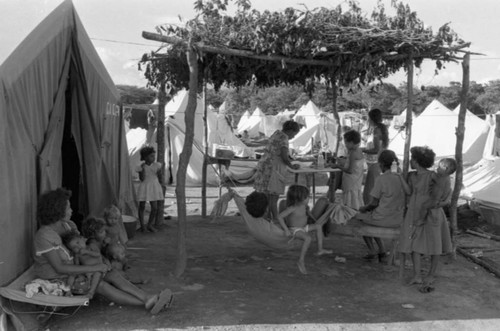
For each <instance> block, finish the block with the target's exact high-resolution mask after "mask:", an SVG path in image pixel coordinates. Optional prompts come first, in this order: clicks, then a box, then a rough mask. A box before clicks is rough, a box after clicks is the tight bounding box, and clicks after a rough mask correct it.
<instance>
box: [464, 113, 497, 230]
mask: <svg viewBox="0 0 500 331" xmlns="http://www.w3.org/2000/svg"><path fill="white" fill-rule="evenodd" d="M497 117H499V118H498V119H497V120H496V121H495V117H494V116H492V115H490V118H489V121H488V122H489V125H490V127H491V129H490V131H489V134H488V138H487V140H486V144H485V148H484V152H483V157H482V159H481V160H480V161H479V162H478V163H476V164H475V165H474V166H472V167H470V168H468V169H466V170H465V171H464V175H463V189H462V192H461V194H462V196H463V197H466V198H467V199H471V200H472V201H473V202H474V203H473V207H475V208H476V209H477V210H478V211H479V212H480V213H481V214H482V216H483V217H484V218H485V219H487V220H489V221H490V222H493V223H495V224H500V130H499V128H498V127H496V125H498V123H500V115H497ZM495 122H496V125H495ZM495 128H496V129H495Z"/></svg>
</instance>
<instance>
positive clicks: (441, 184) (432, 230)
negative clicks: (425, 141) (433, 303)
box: [399, 147, 456, 291]
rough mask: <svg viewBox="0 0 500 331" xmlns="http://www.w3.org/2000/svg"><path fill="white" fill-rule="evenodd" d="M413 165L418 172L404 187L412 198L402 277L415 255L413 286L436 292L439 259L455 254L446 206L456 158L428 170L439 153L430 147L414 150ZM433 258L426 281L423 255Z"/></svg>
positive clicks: (402, 239) (403, 241)
mask: <svg viewBox="0 0 500 331" xmlns="http://www.w3.org/2000/svg"><path fill="white" fill-rule="evenodd" d="M410 152H411V160H410V164H411V166H412V168H414V169H416V170H417V171H415V172H411V173H410V174H409V175H408V183H405V182H404V181H403V186H404V187H405V191H406V193H407V195H409V201H408V210H407V212H406V215H405V219H404V222H403V226H402V228H401V237H400V252H401V253H403V254H401V262H400V274H399V275H400V277H401V278H402V277H403V276H404V265H405V254H411V256H412V260H413V277H412V278H411V280H410V281H409V284H410V285H411V284H422V283H423V284H424V286H423V287H422V288H421V290H422V289H423V290H427V291H429V290H432V289H433V287H431V285H432V283H433V282H434V278H435V275H436V270H437V266H438V262H439V256H440V255H442V254H445V253H449V252H451V249H452V244H451V237H450V232H449V231H450V230H449V227H448V222H447V219H446V215H445V213H444V211H443V208H442V207H443V206H446V205H447V204H449V202H450V197H451V185H450V175H451V174H453V173H454V172H455V170H456V162H455V160H453V159H443V160H441V161H440V162H439V164H438V168H437V170H436V172H433V171H431V170H428V168H430V167H431V166H432V165H434V158H435V153H434V152H433V151H432V150H431V149H429V148H427V147H412V148H411V150H410ZM422 255H430V256H431V268H430V269H429V273H428V275H427V276H426V278H425V279H422V275H421V256H422Z"/></svg>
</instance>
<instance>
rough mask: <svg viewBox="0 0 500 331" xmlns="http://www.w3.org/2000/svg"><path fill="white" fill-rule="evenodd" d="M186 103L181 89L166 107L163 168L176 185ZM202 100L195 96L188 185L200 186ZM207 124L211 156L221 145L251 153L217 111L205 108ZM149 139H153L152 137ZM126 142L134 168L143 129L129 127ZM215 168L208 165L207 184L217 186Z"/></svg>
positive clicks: (144, 138)
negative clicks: (195, 103) (130, 128)
mask: <svg viewBox="0 0 500 331" xmlns="http://www.w3.org/2000/svg"><path fill="white" fill-rule="evenodd" d="M187 102H188V92H187V91H180V92H179V93H178V94H177V95H175V96H174V97H173V98H172V100H171V101H170V102H169V103H168V104H167V105H166V106H165V147H166V150H165V167H166V169H165V170H166V172H165V173H166V178H167V179H168V178H171V179H172V180H173V183H174V184H175V180H176V175H177V165H178V163H179V156H180V153H181V152H182V149H183V146H184V137H185V132H186V126H185V122H184V117H185V116H184V114H185V111H186V107H187ZM203 111H204V106H203V100H202V98H198V102H197V106H196V113H195V121H194V125H195V130H194V132H195V135H194V143H193V152H192V155H191V158H190V160H189V165H188V168H187V173H186V185H187V186H201V184H202V167H203V155H204V152H205V148H204V145H203ZM207 126H208V151H209V154H211V155H212V156H213V155H214V150H215V148H216V147H217V146H219V145H224V146H227V147H228V148H230V149H231V150H233V151H234V152H235V155H236V156H240V157H246V156H250V155H253V153H254V152H253V150H252V149H251V148H248V147H247V146H246V145H245V144H244V143H243V142H241V140H239V139H238V138H237V137H236V136H235V135H234V133H233V132H232V130H231V128H230V126H229V124H228V122H227V120H226V118H225V117H224V115H221V114H219V115H218V114H216V113H214V112H213V111H207ZM152 141H156V137H153V139H152ZM127 142H128V145H129V155H130V163H131V166H132V167H134V168H135V167H136V166H137V165H138V164H139V162H140V157H139V150H140V148H141V147H142V146H143V145H144V144H145V143H146V130H137V129H136V130H130V131H129V133H128V134H127ZM218 178H219V177H218V175H217V169H216V168H215V167H214V166H212V165H209V166H208V168H207V185H212V186H217V185H218V184H219V182H218Z"/></svg>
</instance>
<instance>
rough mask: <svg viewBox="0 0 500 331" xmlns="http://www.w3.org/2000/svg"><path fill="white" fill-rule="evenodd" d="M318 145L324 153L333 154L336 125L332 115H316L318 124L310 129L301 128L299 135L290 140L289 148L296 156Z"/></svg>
mask: <svg viewBox="0 0 500 331" xmlns="http://www.w3.org/2000/svg"><path fill="white" fill-rule="evenodd" d="M317 143H319V144H320V146H321V148H322V149H323V150H324V151H325V152H326V151H329V152H335V148H336V146H337V124H336V121H335V119H333V114H326V113H322V114H320V115H318V123H317V124H315V125H312V126H311V127H307V128H306V127H303V128H302V129H301V130H300V131H299V133H298V134H297V135H296V136H295V137H294V138H293V139H292V140H290V148H292V149H293V150H294V152H295V153H297V154H307V153H309V152H311V150H312V148H313V144H315V145H316V144H317Z"/></svg>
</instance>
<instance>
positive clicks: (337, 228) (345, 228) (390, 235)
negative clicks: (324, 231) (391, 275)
mask: <svg viewBox="0 0 500 331" xmlns="http://www.w3.org/2000/svg"><path fill="white" fill-rule="evenodd" d="M329 230H330V233H331V234H339V235H344V236H350V237H376V238H381V239H387V240H391V242H392V247H391V248H390V256H389V259H388V260H387V264H388V265H392V264H393V263H394V259H395V256H396V248H397V245H398V242H399V233H400V231H399V228H383V227H378V226H373V225H368V224H365V223H363V222H361V221H359V220H357V219H350V220H348V221H347V223H346V224H336V223H334V222H330V224H329Z"/></svg>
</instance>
